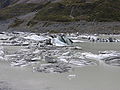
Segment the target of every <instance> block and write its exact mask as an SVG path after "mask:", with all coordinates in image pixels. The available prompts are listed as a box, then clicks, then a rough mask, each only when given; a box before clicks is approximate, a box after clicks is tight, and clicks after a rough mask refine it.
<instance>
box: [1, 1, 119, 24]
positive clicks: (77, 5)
mask: <svg viewBox="0 0 120 90" xmlns="http://www.w3.org/2000/svg"><path fill="white" fill-rule="evenodd" d="M90 2H91V3H90ZM35 11H36V12H37V13H36V15H35V17H34V18H33V19H32V20H31V21H30V22H31V23H34V22H39V21H57V22H71V21H79V20H87V21H120V0H19V1H16V3H15V4H13V5H10V6H9V7H5V8H3V9H1V10H0V20H3V19H9V18H13V17H16V16H20V15H25V14H27V13H30V12H35Z"/></svg>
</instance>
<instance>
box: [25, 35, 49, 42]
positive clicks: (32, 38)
mask: <svg viewBox="0 0 120 90" xmlns="http://www.w3.org/2000/svg"><path fill="white" fill-rule="evenodd" d="M24 39H30V40H35V41H44V40H46V39H47V38H45V37H43V36H38V35H31V36H27V37H24Z"/></svg>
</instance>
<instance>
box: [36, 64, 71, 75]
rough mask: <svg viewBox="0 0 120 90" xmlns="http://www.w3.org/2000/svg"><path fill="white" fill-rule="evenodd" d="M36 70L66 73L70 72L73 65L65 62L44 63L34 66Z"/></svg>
mask: <svg viewBox="0 0 120 90" xmlns="http://www.w3.org/2000/svg"><path fill="white" fill-rule="evenodd" d="M34 70H35V71H38V72H45V73H64V72H69V71H70V70H71V67H70V66H68V65H67V64H65V63H56V64H42V65H41V66H40V67H36V68H34Z"/></svg>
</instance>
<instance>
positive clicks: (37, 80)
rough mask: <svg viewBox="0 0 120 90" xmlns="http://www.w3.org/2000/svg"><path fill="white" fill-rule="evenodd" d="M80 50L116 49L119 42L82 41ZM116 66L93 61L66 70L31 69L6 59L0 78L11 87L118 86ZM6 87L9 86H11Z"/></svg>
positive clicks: (104, 89) (115, 89)
mask: <svg viewBox="0 0 120 90" xmlns="http://www.w3.org/2000/svg"><path fill="white" fill-rule="evenodd" d="M75 45H78V46H80V47H82V50H80V52H84V51H86V52H92V53H95V54H97V53H98V51H105V50H115V51H120V43H119V42H118V43H112V42H111V43H104V42H96V43H92V42H82V43H76V44H75ZM4 48H5V49H6V50H8V51H10V52H12V51H15V50H16V51H17V50H19V49H21V48H24V47H21V46H15V47H14V46H5V47H4ZM96 61H97V60H96ZM119 76H120V67H119V66H110V65H107V64H105V63H103V62H98V64H97V65H93V66H92V65H91V66H84V67H76V68H74V69H73V70H72V71H71V72H69V73H67V72H66V73H62V74H59V73H40V72H33V70H32V66H27V67H23V68H20V67H11V66H10V64H9V62H7V61H0V81H3V82H7V83H8V87H11V89H12V90H120V85H119V84H120V78H119ZM11 89H10V90H11Z"/></svg>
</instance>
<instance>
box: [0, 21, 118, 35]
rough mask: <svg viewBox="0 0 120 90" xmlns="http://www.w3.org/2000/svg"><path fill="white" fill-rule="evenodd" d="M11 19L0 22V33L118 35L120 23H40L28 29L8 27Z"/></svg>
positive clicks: (27, 27)
mask: <svg viewBox="0 0 120 90" xmlns="http://www.w3.org/2000/svg"><path fill="white" fill-rule="evenodd" d="M13 22H14V20H13V19H11V20H8V21H0V27H1V28H0V31H8V32H12V31H22V32H34V33H46V32H49V33H76V32H78V33H80V34H120V22H87V21H78V22H50V21H40V22H39V23H38V24H36V25H34V26H32V27H30V26H27V25H26V23H27V22H24V23H22V24H21V25H18V26H16V27H12V28H11V27H9V26H10V25H11V24H12V23H13Z"/></svg>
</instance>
